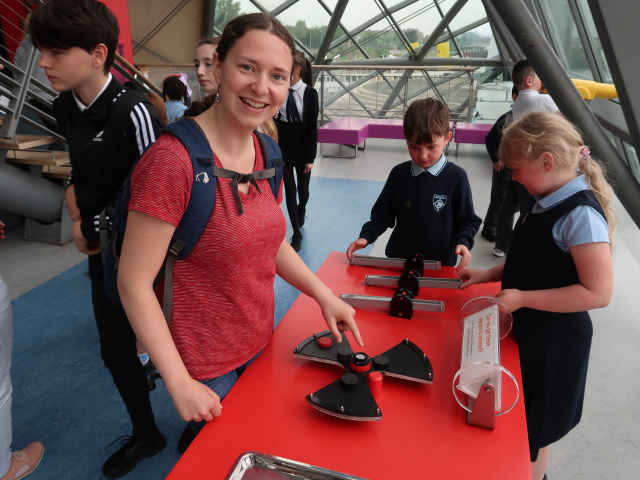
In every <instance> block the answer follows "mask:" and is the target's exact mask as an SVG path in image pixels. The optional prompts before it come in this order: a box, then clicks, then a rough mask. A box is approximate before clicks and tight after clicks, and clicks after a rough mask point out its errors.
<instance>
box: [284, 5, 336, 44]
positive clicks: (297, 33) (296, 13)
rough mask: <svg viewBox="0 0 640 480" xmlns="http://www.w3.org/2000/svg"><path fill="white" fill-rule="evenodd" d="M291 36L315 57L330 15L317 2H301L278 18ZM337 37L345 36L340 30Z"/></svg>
mask: <svg viewBox="0 0 640 480" xmlns="http://www.w3.org/2000/svg"><path fill="white" fill-rule="evenodd" d="M277 18H278V20H280V21H281V22H282V24H283V25H284V26H285V27H287V29H288V30H289V31H290V32H291V34H292V35H293V36H294V37H295V38H296V40H298V42H299V43H300V44H301V45H303V46H304V47H305V48H306V49H307V50H309V51H310V52H311V53H312V55H313V56H314V57H315V53H316V52H317V50H318V47H319V46H320V41H321V40H322V37H323V36H324V34H325V32H326V30H327V25H328V24H329V21H330V20H331V17H330V16H329V14H328V13H327V12H326V11H325V9H324V8H322V6H321V5H320V4H318V2H317V1H316V0H300V1H299V2H298V3H296V4H294V5H292V6H291V7H289V8H287V9H286V10H285V11H284V12H282V13H281V14H280V15H278V16H277ZM336 35H337V36H341V35H343V32H342V30H341V29H340V28H338V30H337V32H336Z"/></svg>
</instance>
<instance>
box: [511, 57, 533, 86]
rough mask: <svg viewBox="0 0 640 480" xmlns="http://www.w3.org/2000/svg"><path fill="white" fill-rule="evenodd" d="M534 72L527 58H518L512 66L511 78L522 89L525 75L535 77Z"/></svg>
mask: <svg viewBox="0 0 640 480" xmlns="http://www.w3.org/2000/svg"><path fill="white" fill-rule="evenodd" d="M535 76H536V72H535V70H534V69H533V67H532V66H531V64H530V63H529V60H526V59H525V60H520V61H519V62H517V63H516V64H515V65H514V66H513V70H511V80H513V84H514V85H515V86H516V87H517V88H519V89H522V87H523V86H524V85H523V83H524V81H525V80H526V78H527V77H535Z"/></svg>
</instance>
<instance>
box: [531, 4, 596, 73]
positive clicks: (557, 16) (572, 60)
mask: <svg viewBox="0 0 640 480" xmlns="http://www.w3.org/2000/svg"><path fill="white" fill-rule="evenodd" d="M541 3H542V2H541ZM544 4H545V6H546V8H543V15H544V17H545V21H546V23H547V26H548V27H549V31H550V33H551V36H552V37H553V38H552V40H553V43H554V44H555V47H556V48H555V50H556V54H557V55H558V57H559V58H560V61H561V62H562V63H563V64H564V67H565V68H566V69H567V71H568V72H569V75H570V76H572V77H574V78H582V79H587V80H593V79H594V78H593V73H592V71H591V67H590V66H589V62H588V61H587V56H586V54H585V52H584V46H583V45H582V41H581V40H580V36H579V35H578V29H577V27H576V23H575V21H574V18H573V15H572V13H571V9H570V7H569V3H568V2H566V1H561V2H558V1H557V0H545V1H544Z"/></svg>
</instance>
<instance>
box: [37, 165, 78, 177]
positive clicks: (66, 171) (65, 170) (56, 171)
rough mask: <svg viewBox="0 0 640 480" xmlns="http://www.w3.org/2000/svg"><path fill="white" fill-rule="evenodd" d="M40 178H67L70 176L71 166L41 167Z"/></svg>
mask: <svg viewBox="0 0 640 480" xmlns="http://www.w3.org/2000/svg"><path fill="white" fill-rule="evenodd" d="M42 176H43V177H49V178H63V179H66V178H69V177H70V176H71V164H70V163H67V164H64V165H45V166H43V167H42Z"/></svg>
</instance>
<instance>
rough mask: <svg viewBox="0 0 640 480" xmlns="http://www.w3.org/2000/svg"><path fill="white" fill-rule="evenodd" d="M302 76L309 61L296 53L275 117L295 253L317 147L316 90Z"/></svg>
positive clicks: (297, 249)
mask: <svg viewBox="0 0 640 480" xmlns="http://www.w3.org/2000/svg"><path fill="white" fill-rule="evenodd" d="M301 77H306V78H307V81H308V82H311V64H310V63H309V61H308V60H307V59H306V58H305V57H304V55H303V54H302V52H296V54H295V55H294V66H293V73H292V75H291V86H290V88H289V98H288V99H287V102H285V104H284V105H283V106H282V108H281V109H280V111H279V112H278V115H277V116H276V124H277V127H278V145H280V149H281V150H282V157H283V159H284V164H285V167H284V175H283V176H284V191H285V195H286V203H287V212H288V213H289V220H290V221H291V227H292V228H293V236H292V237H291V246H292V247H293V249H294V250H295V251H296V252H299V251H300V248H301V245H302V233H301V232H300V228H302V226H303V225H304V221H305V214H306V212H307V202H308V201H309V182H310V181H311V169H312V168H313V162H314V160H315V158H316V151H317V149H318V110H319V106H318V92H317V91H316V90H315V89H314V88H313V87H311V86H310V85H309V83H307V82H306V81H304V80H303V79H302V78H301ZM294 170H295V175H294Z"/></svg>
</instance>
